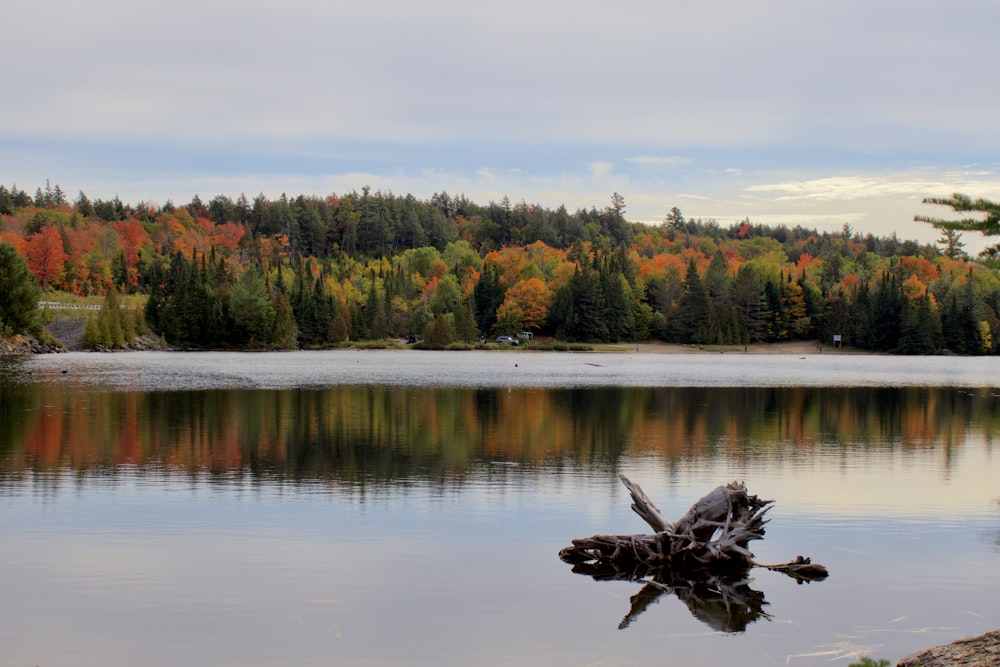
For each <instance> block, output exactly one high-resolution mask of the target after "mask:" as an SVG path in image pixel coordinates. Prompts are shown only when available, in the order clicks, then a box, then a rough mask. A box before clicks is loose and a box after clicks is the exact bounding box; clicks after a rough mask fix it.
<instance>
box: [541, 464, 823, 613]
mask: <svg viewBox="0 0 1000 667" xmlns="http://www.w3.org/2000/svg"><path fill="white" fill-rule="evenodd" d="M620 477H621V480H622V483H623V484H625V486H626V487H627V488H628V490H629V492H630V494H631V496H632V509H633V510H634V511H635V512H636V514H638V515H639V516H640V517H642V518H643V520H644V521H646V523H647V524H649V525H650V527H652V528H653V529H654V531H655V532H654V533H653V534H649V535H593V536H591V537H586V538H579V539H575V540H573V544H572V545H571V546H569V547H566V548H564V549H562V550H561V551H560V552H559V557H560V558H561V559H562V560H563V561H565V562H567V563H572V564H573V571H574V572H576V573H578V574H585V575H588V576H590V577H592V578H594V579H595V580H598V581H608V580H624V581H634V582H640V583H642V584H643V587H642V589H641V590H640V591H639V592H638V593H636V594H635V595H633V596H632V598H631V608H630V609H629V612H628V613H627V614H626V615H625V617H624V618H623V619H622V622H621V623H620V624H619V626H618V627H619V629H621V628H625V627H628V625H629V624H631V623H632V622H633V621H634V620H635V619H636V618H637V617H638V616H639V614H641V613H642V612H643V611H645V610H646V609H647V608H648V607H649V606H650V605H651V604H652V603H653V602H656V601H658V600H659V599H660V597H661V596H663V595H675V596H677V598H678V599H680V600H681V601H682V602H683V603H684V604H686V605H687V607H688V609H689V610H690V611H691V614H692V615H693V616H694V617H695V618H697V619H699V620H700V621H702V622H703V623H705V624H706V625H708V626H709V627H711V628H712V629H713V630H717V631H719V632H742V631H743V630H745V629H746V627H747V625H749V624H750V623H752V622H754V621H756V620H757V619H758V618H761V617H763V618H769V616H768V614H767V613H765V612H764V606H765V605H766V604H767V603H766V602H765V601H764V594H763V593H762V592H761V591H758V590H755V589H753V588H751V587H750V584H749V573H750V569H751V568H754V567H763V568H767V569H769V570H773V571H776V572H782V573H784V574H787V575H788V576H790V577H792V578H793V579H795V580H796V581H798V582H799V583H803V582H809V581H821V580H823V579H825V578H826V577H827V570H826V568H825V567H823V566H822V565H819V564H818V563H813V562H812V561H811V560H810V559H809V558H804V557H802V556H798V557H796V558H795V559H794V560H791V561H789V562H787V563H778V564H775V565H763V564H761V563H757V562H756V561H754V557H753V553H751V552H750V550H749V549H748V544H749V542H751V541H753V540H759V539H762V538H763V537H764V526H765V524H766V523H767V518H766V516H765V515H766V514H767V510H768V509H770V507H771V505H772V501H769V500H760V499H759V498H758V497H757V496H755V495H751V494H750V493H748V492H747V489H746V486H744V485H743V484H742V483H737V482H733V483H731V484H728V485H726V486H720V487H718V488H716V489H714V490H713V491H712V492H711V493H709V494H708V495H706V496H705V497H703V498H702V499H701V500H699V501H698V502H697V503H695V504H694V505H693V506H692V507H691V509H690V510H688V513H687V514H685V515H684V516H683V517H682V518H681V519H680V520H678V521H676V522H673V521H669V520H667V519H666V518H665V517H664V516H663V515H662V514H661V513H660V510H659V509H657V507H656V505H654V504H653V502H652V501H651V500H650V499H649V498H648V497H647V496H646V494H645V493H644V492H643V490H642V489H641V488H640V487H639V485H638V484H635V483H634V482H632V481H631V480H629V479H628V478H627V477H625V476H624V475H621V476H620Z"/></svg>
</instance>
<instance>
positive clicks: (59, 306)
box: [38, 301, 104, 310]
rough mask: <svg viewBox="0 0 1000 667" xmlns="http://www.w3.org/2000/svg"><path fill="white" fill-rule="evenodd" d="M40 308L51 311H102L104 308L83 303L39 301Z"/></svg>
mask: <svg viewBox="0 0 1000 667" xmlns="http://www.w3.org/2000/svg"><path fill="white" fill-rule="evenodd" d="M38 307H39V308H49V309H50V310H100V309H101V308H103V307H104V306H92V305H90V304H81V303H62V302H59V301H39V302H38Z"/></svg>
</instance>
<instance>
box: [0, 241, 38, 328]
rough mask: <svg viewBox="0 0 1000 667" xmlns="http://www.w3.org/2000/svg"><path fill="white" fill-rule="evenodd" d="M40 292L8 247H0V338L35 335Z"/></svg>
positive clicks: (11, 248)
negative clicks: (20, 334)
mask: <svg viewBox="0 0 1000 667" xmlns="http://www.w3.org/2000/svg"><path fill="white" fill-rule="evenodd" d="M41 295H42V290H41V288H39V286H38V283H37V282H36V281H35V277H34V276H33V275H32V274H31V271H30V270H29V269H28V263H27V262H26V261H24V258H22V257H21V256H20V255H19V254H18V253H17V250H15V249H14V246H12V245H10V244H9V243H0V336H9V335H13V334H19V333H28V332H31V331H34V330H35V328H36V327H38V326H39V320H38V313H39V311H38V299H40V298H41Z"/></svg>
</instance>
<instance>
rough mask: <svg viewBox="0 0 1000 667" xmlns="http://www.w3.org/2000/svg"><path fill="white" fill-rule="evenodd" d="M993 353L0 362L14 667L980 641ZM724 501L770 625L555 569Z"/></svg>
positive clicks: (697, 658)
mask: <svg viewBox="0 0 1000 667" xmlns="http://www.w3.org/2000/svg"><path fill="white" fill-rule="evenodd" d="M998 370H1000V367H997V364H996V363H995V360H993V359H966V358H940V357H936V358H919V359H910V358H897V357H881V356H867V355H866V356H858V357H852V356H847V355H826V356H822V355H809V356H808V357H806V358H802V357H798V356H790V355H773V356H772V355H764V356H755V355H642V354H558V353H526V352H511V353H417V352H397V351H366V352H355V351H342V352H326V353H276V354H236V353H192V354H187V353H136V354H121V355H119V354H115V355H97V354H84V353H80V354H66V355H57V356H45V357H37V358H31V359H28V360H21V361H16V362H10V361H5V362H4V363H3V365H2V366H0V378H2V379H0V533H2V534H3V536H4V537H3V540H2V541H0V590H3V591H4V596H3V598H2V599H0V657H2V658H3V659H2V662H3V663H4V664H26V665H34V664H38V665H43V666H44V665H58V664H72V665H78V666H83V667H87V666H89V665H95V666H96V665H100V666H102V667H107V666H117V665H123V666H124V665H133V664H144V665H153V666H156V665H176V664H194V665H197V664H205V665H209V664H211V665H234V666H235V665H328V664H337V665H394V664H400V665H403V664H405V665H509V664H512V663H515V662H516V663H521V664H538V665H579V664H609V665H632V664H648V663H651V662H654V661H656V662H662V661H663V656H664V655H666V654H669V655H670V656H671V659H673V660H677V661H681V662H684V663H685V664H691V665H717V664H730V663H731V664H737V663H740V664H745V665H774V664H781V665H785V664H789V665H819V664H827V663H829V662H830V661H831V660H834V659H840V661H841V664H844V662H845V661H847V660H849V659H851V658H852V656H855V655H857V654H860V653H867V654H870V655H872V656H874V657H886V658H889V659H892V660H895V659H897V658H899V657H900V656H901V655H902V654H904V653H907V652H910V651H914V650H917V649H920V648H923V647H926V646H929V645H932V644H935V643H941V642H946V641H951V640H953V639H956V638H960V637H964V636H967V635H970V634H976V633H979V632H983V631H986V630H989V629H994V628H995V627H996V623H997V622H996V619H997V618H1000V582H998V580H997V578H996V576H995V572H996V568H997V566H998V564H1000V504H998V499H1000V489H998V488H997V484H996V479H997V478H998V477H997V473H998V472H1000V470H998V468H1000V465H998V463H997V452H996V449H995V445H994V441H995V440H994V439H995V433H996V432H997V429H998V427H1000V423H998V418H997V415H998V414H1000V413H998V411H997V400H1000V391H998V390H997V389H995V388H994V381H993V380H992V378H996V377H1000V375H997V371H998ZM619 473H625V474H627V475H628V476H629V477H631V478H632V479H634V480H636V481H638V482H639V483H640V484H642V486H643V487H644V488H645V489H646V491H647V493H648V494H649V495H650V496H651V497H652V498H653V499H654V500H655V501H656V502H657V504H658V505H659V507H660V509H661V510H662V511H663V513H664V514H665V515H667V516H669V517H675V518H676V517H679V516H680V515H681V514H683V513H684V511H686V509H687V507H688V506H689V505H690V504H691V503H692V502H694V501H695V500H696V499H697V498H698V497H700V496H701V495H703V494H704V493H706V492H707V491H709V490H710V489H711V488H712V487H714V486H716V485H718V484H720V483H726V482H728V481H732V480H734V479H739V480H745V481H746V483H747V485H748V487H749V488H750V490H751V491H752V492H756V493H758V494H760V495H761V496H764V497H767V498H773V499H775V500H776V501H777V505H776V507H775V508H774V510H772V512H771V516H772V522H771V524H770V526H769V528H768V535H767V537H766V539H765V540H763V541H761V542H757V543H754V544H753V547H754V551H755V553H756V554H757V556H758V559H759V560H760V561H763V562H769V561H779V560H786V559H788V558H791V557H793V556H795V555H797V554H800V553H801V554H806V555H809V556H812V557H813V558H814V559H815V560H817V561H819V562H822V563H823V564H825V565H826V566H827V567H828V568H829V569H830V571H831V576H830V578H829V579H828V580H827V581H824V582H821V583H817V584H809V585H796V584H795V583H794V582H793V581H792V580H790V579H787V578H786V577H784V576H782V575H778V574H773V573H770V572H767V571H763V570H754V572H753V574H754V577H755V578H754V580H753V581H752V582H750V586H751V588H752V590H754V591H756V592H758V593H760V594H761V595H762V600H763V604H762V605H761V611H762V612H763V613H762V614H760V615H759V616H757V617H756V620H753V621H752V622H750V623H749V624H747V625H746V626H745V628H740V629H739V630H738V631H735V632H734V631H728V632H727V631H724V630H720V628H719V625H718V624H714V625H713V623H712V622H711V617H710V616H708V620H706V614H704V613H702V612H704V607H700V608H697V607H695V608H692V607H691V606H690V605H689V604H687V603H685V601H683V600H682V599H680V598H679V597H677V596H664V597H661V598H659V600H658V602H657V603H655V604H653V605H652V606H650V607H649V608H648V609H647V610H646V611H645V612H643V613H642V614H641V615H640V616H639V617H637V618H636V619H635V620H634V621H633V622H632V623H631V624H629V626H628V627H627V628H625V629H623V630H619V629H618V625H619V622H620V621H621V620H622V618H623V617H624V616H625V615H626V613H627V612H628V611H629V608H630V602H629V598H630V597H631V596H633V595H634V594H636V593H637V592H638V591H639V590H640V588H641V585H639V584H636V583H633V582H620V581H619V582H595V581H593V580H591V579H590V578H588V577H583V576H579V575H576V574H573V573H572V572H571V570H570V567H569V566H568V565H566V564H564V563H562V562H561V561H559V559H558V558H557V555H556V554H557V552H558V550H559V549H560V548H562V547H563V546H566V545H567V544H568V543H569V540H570V539H572V538H574V537H584V536H588V535H591V534H595V533H629V532H645V530H646V527H645V525H644V524H643V523H642V522H641V520H639V519H638V517H636V516H634V515H633V514H632V513H631V511H630V510H629V508H628V504H629V502H628V498H627V493H626V492H625V490H624V488H623V487H622V486H621V484H620V483H619V482H618V480H617V475H618V474H619Z"/></svg>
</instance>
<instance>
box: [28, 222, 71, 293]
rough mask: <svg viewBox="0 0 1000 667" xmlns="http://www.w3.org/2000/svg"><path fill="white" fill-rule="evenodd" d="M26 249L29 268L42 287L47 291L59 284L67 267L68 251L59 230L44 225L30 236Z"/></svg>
mask: <svg viewBox="0 0 1000 667" xmlns="http://www.w3.org/2000/svg"><path fill="white" fill-rule="evenodd" d="M24 250H25V255H26V256H25V259H27V260H28V268H30V269H31V272H32V273H33V274H35V279H36V280H38V283H39V284H40V285H41V286H42V289H43V290H46V291H47V290H49V289H50V288H51V287H53V286H58V283H59V280H60V278H61V277H62V275H63V273H64V271H65V269H66V267H65V266H64V264H65V262H66V251H65V250H64V249H63V241H62V236H61V235H60V234H59V230H58V229H56V228H55V227H51V226H50V227H43V228H42V229H41V230H39V231H38V232H37V233H35V234H33V235H32V236H30V237H28V239H27V242H26V243H25V249H24Z"/></svg>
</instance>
